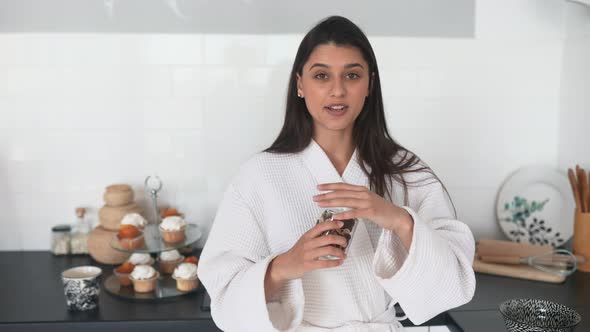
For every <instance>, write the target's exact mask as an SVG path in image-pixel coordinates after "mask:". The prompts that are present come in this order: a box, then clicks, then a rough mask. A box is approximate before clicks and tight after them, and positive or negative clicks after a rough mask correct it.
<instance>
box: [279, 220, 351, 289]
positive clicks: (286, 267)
mask: <svg viewBox="0 0 590 332" xmlns="http://www.w3.org/2000/svg"><path fill="white" fill-rule="evenodd" d="M343 224H344V223H343V222H342V221H336V220H334V221H326V222H322V223H319V224H317V225H315V226H314V227H313V228H312V229H310V230H309V231H307V232H305V233H304V234H303V235H302V236H301V238H299V240H298V241H297V242H296V243H295V245H293V247H292V248H291V249H289V251H287V252H286V253H284V254H282V255H279V256H277V257H276V258H275V259H274V260H273V262H272V268H271V269H272V271H271V274H272V276H275V277H276V278H277V280H292V279H298V278H301V277H302V276H303V274H304V273H306V272H309V271H313V270H316V269H324V268H329V267H335V266H338V265H341V264H342V263H343V261H344V258H346V255H345V254H344V251H343V250H342V249H340V248H337V247H334V246H331V244H335V245H339V246H341V247H342V248H344V247H346V246H347V240H346V238H344V237H342V236H339V235H325V236H320V235H321V234H322V233H324V232H325V231H328V230H331V229H339V228H342V226H343ZM326 255H332V256H336V257H339V258H340V259H338V260H318V258H319V257H321V256H326Z"/></svg>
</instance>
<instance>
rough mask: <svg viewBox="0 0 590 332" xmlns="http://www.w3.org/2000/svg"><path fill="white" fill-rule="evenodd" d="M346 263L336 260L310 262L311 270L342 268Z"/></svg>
mask: <svg viewBox="0 0 590 332" xmlns="http://www.w3.org/2000/svg"><path fill="white" fill-rule="evenodd" d="M343 263H344V259H334V260H322V261H320V260H315V261H312V262H309V270H308V271H312V270H317V269H327V268H331V267H336V266H340V265H342V264H343Z"/></svg>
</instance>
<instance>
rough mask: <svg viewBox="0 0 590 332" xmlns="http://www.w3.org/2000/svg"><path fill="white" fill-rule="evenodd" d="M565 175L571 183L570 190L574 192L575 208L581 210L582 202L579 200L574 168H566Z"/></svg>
mask: <svg viewBox="0 0 590 332" xmlns="http://www.w3.org/2000/svg"><path fill="white" fill-rule="evenodd" d="M567 177H568V178H569V180H570V184H571V185H572V191H573V193H574V199H575V200H576V209H578V210H580V212H581V211H582V202H580V193H579V191H578V190H579V189H578V188H579V187H578V181H577V180H576V175H575V174H574V170H573V169H571V168H568V169H567Z"/></svg>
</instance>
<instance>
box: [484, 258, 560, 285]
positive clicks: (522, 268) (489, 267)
mask: <svg viewBox="0 0 590 332" xmlns="http://www.w3.org/2000/svg"><path fill="white" fill-rule="evenodd" d="M473 269H474V270H475V272H479V273H485V274H492V275H496V276H503V277H511V278H518V279H526V280H536V281H544V282H551V283H556V284H559V283H562V282H564V281H565V277H563V276H558V275H556V274H552V273H549V272H545V271H541V270H538V269H536V268H534V267H532V266H529V265H505V264H495V263H486V262H482V261H480V260H479V259H475V260H474V261H473Z"/></svg>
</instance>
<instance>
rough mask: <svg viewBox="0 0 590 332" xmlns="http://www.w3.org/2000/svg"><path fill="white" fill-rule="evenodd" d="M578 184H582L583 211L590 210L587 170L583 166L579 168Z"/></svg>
mask: <svg viewBox="0 0 590 332" xmlns="http://www.w3.org/2000/svg"><path fill="white" fill-rule="evenodd" d="M578 184H579V186H580V200H581V201H582V213H585V212H588V198H587V195H588V192H587V191H588V180H587V179H586V171H585V170H584V169H583V168H581V167H580V168H578Z"/></svg>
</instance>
